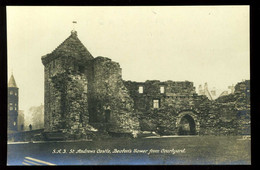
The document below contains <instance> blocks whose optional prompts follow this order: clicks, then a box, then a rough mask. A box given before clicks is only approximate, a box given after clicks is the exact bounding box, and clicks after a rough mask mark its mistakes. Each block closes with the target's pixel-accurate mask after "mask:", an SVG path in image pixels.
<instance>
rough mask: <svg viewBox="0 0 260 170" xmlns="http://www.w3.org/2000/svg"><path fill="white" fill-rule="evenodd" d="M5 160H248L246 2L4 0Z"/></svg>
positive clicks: (133, 162)
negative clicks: (49, 0)
mask: <svg viewBox="0 0 260 170" xmlns="http://www.w3.org/2000/svg"><path fill="white" fill-rule="evenodd" d="M6 31H7V68H8V70H7V73H8V76H7V77H8V80H7V82H8V90H7V92H8V99H7V101H8V102H7V121H8V122H7V123H8V126H7V166H12V165H22V166H31V165H33V166H39V165H47V166H55V165H251V116H250V115H251V101H250V6H249V5H219V6H7V7H6Z"/></svg>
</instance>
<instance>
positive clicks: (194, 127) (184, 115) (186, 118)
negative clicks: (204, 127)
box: [176, 111, 200, 135]
mask: <svg viewBox="0 0 260 170" xmlns="http://www.w3.org/2000/svg"><path fill="white" fill-rule="evenodd" d="M176 128H177V134H178V135H198V134H199V130H200V124H199V121H198V119H197V115H195V114H194V113H193V112H192V111H183V112H180V114H179V115H178V116H177V119H176Z"/></svg>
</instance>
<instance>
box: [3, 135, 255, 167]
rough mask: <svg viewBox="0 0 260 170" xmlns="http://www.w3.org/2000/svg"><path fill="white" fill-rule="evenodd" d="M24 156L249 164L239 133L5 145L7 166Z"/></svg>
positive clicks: (66, 161)
mask: <svg viewBox="0 0 260 170" xmlns="http://www.w3.org/2000/svg"><path fill="white" fill-rule="evenodd" d="M25 157H30V158H34V159H38V160H42V161H46V162H50V163H53V164H56V165H113V164H116V165H166V164H167V165H204V164H207V165H212V164H214V165H215V164H218V165H226V164H233V165H241V164H246V165H249V164H251V140H250V139H248V138H247V139H243V138H242V137H241V136H178V137H174V136H169V137H167V136H165V137H161V138H136V139H128V138H109V139H104V140H95V141H66V142H65V141H63V142H38V143H12V144H8V162H7V164H8V165H23V164H24V163H26V162H25ZM23 162H24V163H23Z"/></svg>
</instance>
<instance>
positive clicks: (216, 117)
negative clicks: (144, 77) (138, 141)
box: [124, 81, 250, 135]
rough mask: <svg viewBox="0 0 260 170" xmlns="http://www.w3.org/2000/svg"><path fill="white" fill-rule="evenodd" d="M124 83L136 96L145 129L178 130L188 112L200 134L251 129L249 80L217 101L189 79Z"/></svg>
mask: <svg viewBox="0 0 260 170" xmlns="http://www.w3.org/2000/svg"><path fill="white" fill-rule="evenodd" d="M124 83H125V85H126V87H127V88H128V89H129V91H130V94H131V97H132V98H133V99H134V104H135V105H134V108H135V110H136V111H137V113H138V114H139V118H140V120H139V121H140V127H141V129H142V130H149V131H158V132H159V133H161V134H178V131H179V129H178V128H179V127H178V122H179V121H180V120H181V118H182V116H184V115H185V114H188V115H189V116H191V117H192V119H193V120H194V122H195V125H196V134H199V135H237V134H242V133H248V131H250V119H249V117H250V100H249V98H250V97H249V94H250V93H249V83H248V82H247V81H246V82H245V83H238V84H237V85H236V88H235V89H236V90H235V93H234V94H230V95H228V96H223V97H221V98H219V99H217V100H215V101H214V100H213V101H211V100H209V99H208V98H207V97H206V96H205V95H198V94H197V93H196V92H195V88H194V87H193V83H192V82H188V81H186V82H172V81H167V82H160V81H146V82H143V83H141V82H131V81H125V82H124ZM139 86H142V87H143V93H139V92H138V87H139ZM161 86H164V87H165V92H164V93H160V91H159V90H160V87H161ZM245 92H247V93H245ZM153 99H159V101H160V107H159V108H156V109H155V108H153ZM186 112H187V113H186ZM183 113H185V114H183ZM241 117H242V119H241ZM248 129H249V130H248Z"/></svg>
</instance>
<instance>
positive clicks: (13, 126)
mask: <svg viewBox="0 0 260 170" xmlns="http://www.w3.org/2000/svg"><path fill="white" fill-rule="evenodd" d="M18 92H19V88H18V87H17V85H16V82H15V79H14V76H13V74H12V75H11V77H10V79H9V82H8V106H7V108H8V132H9V133H12V132H16V131H18V110H19V105H18V104H19V101H18V99H19V93H18Z"/></svg>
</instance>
